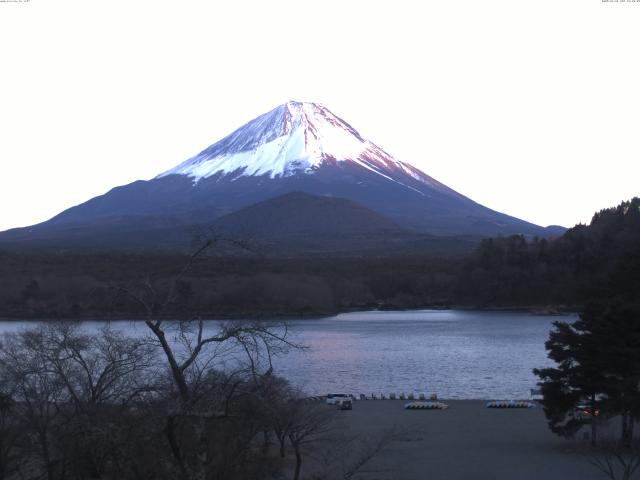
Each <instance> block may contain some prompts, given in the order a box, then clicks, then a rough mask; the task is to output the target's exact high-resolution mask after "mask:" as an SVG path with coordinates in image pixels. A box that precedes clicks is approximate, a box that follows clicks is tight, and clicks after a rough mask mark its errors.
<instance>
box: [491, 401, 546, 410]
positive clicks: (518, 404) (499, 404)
mask: <svg viewBox="0 0 640 480" xmlns="http://www.w3.org/2000/svg"><path fill="white" fill-rule="evenodd" d="M533 407H535V404H534V403H533V402H528V401H526V400H494V401H492V402H487V408H533Z"/></svg>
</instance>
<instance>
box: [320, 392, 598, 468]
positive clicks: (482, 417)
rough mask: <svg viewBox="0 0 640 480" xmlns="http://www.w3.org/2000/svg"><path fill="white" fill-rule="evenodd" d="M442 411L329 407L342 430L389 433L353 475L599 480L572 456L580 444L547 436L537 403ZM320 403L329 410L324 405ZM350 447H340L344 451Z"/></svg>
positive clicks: (456, 405)
mask: <svg viewBox="0 0 640 480" xmlns="http://www.w3.org/2000/svg"><path fill="white" fill-rule="evenodd" d="M444 402H445V403H447V404H448V405H449V408H448V409H447V410H440V411H437V410H405V409H404V408H403V407H404V403H405V402H404V401H399V400H367V401H358V402H354V405H353V410H352V411H341V412H335V413H336V415H337V416H338V418H339V420H338V423H341V424H343V428H344V430H345V432H346V434H348V435H360V436H361V438H369V439H375V438H380V437H382V436H388V435H389V432H391V431H395V432H396V434H397V436H396V437H395V440H394V441H393V442H391V443H390V444H388V445H387V446H386V447H385V448H384V449H383V450H382V451H381V452H380V453H378V454H377V455H376V456H375V457H374V458H373V459H372V460H371V461H370V462H369V463H368V464H367V465H366V470H367V471H366V472H364V473H359V474H358V475H357V476H356V477H354V478H357V479H359V480H374V479H375V480H383V479H384V480H386V479H393V480H413V479H416V480H418V479H420V480H426V479H429V480H456V479H465V480H474V479H490V480H541V479H544V480H555V479H557V480H566V479H581V480H591V479H602V478H605V477H603V476H602V474H601V473H599V472H598V471H597V470H596V469H595V468H594V467H593V466H591V465H590V464H589V463H588V461H587V459H586V458H585V457H584V456H583V455H582V454H580V453H579V450H580V449H581V448H583V443H582V442H576V441H570V440H564V439H562V438H559V437H557V436H555V435H554V434H552V433H551V432H550V431H549V429H548V427H547V424H546V420H545V417H544V413H543V411H542V408H540V407H539V406H537V407H536V408H533V409H488V408H485V404H486V402H484V401H476V400H451V401H446V400H445V401H444ZM327 408H332V407H328V406H327ZM347 455H349V451H348V449H347V451H346V452H345V456H347Z"/></svg>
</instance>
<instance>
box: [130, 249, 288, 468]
mask: <svg viewBox="0 0 640 480" xmlns="http://www.w3.org/2000/svg"><path fill="white" fill-rule="evenodd" d="M222 240H223V239H221V238H214V239H212V240H209V241H207V242H206V243H204V244H203V245H202V246H201V247H200V248H199V249H198V250H196V251H195V252H194V253H193V255H191V257H190V258H189V259H188V261H187V262H186V263H185V265H184V267H183V268H182V269H181V271H180V272H178V274H177V275H176V276H175V278H174V279H173V281H172V282H171V283H170V284H168V285H165V286H164V288H162V287H161V286H158V285H155V284H154V283H153V282H152V281H151V280H150V279H148V278H147V279H145V280H143V281H142V282H140V283H139V284H137V285H133V286H128V287H125V286H120V287H118V290H119V291H120V292H122V293H124V294H126V295H127V296H128V297H129V298H130V299H132V300H133V301H135V302H137V303H138V304H139V305H140V306H141V307H142V309H143V311H144V312H145V325H146V326H147V327H148V329H149V331H150V333H151V334H152V338H153V339H154V340H155V342H156V344H157V345H158V347H159V348H160V349H161V351H162V353H163V356H164V359H165V361H166V365H167V366H168V370H169V372H170V379H171V389H172V391H174V392H175V400H176V401H175V403H173V404H172V407H171V408H170V411H169V412H168V415H167V419H166V426H165V435H166V438H167V441H168V443H169V445H170V448H171V451H172V454H173V457H174V460H175V462H176V465H177V467H178V471H179V475H180V476H181V477H183V478H188V479H204V478H205V477H206V475H207V471H208V470H209V469H210V468H211V465H212V462H213V459H212V457H213V456H215V452H213V453H212V452H210V445H209V444H210V441H209V440H210V437H211V436H212V433H211V428H214V427H212V423H211V421H212V420H215V419H223V418H226V417H228V416H229V404H230V400H231V398H233V397H238V396H242V395H255V394H257V392H258V391H259V389H258V388H256V387H257V385H258V384H259V383H260V382H259V379H260V378H261V377H263V376H268V375H270V374H271V373H272V371H273V366H272V362H271V360H272V358H273V356H274V355H277V354H279V353H281V352H283V351H284V350H286V349H287V348H290V347H296V345H294V344H293V343H292V342H291V341H290V340H289V338H288V328H287V326H286V324H284V323H277V324H273V323H268V322H247V321H227V322H218V323H215V324H214V326H215V328H213V329H208V328H206V327H207V326H206V325H205V322H204V320H203V319H202V318H199V317H195V318H193V319H192V320H184V321H173V322H171V321H166V320H164V318H163V317H164V316H165V315H166V314H167V312H169V311H170V307H171V306H172V305H173V304H174V302H175V300H176V292H177V290H178V286H179V285H180V283H181V282H182V281H183V278H184V277H185V275H186V274H187V273H188V272H189V271H190V270H191V268H192V267H193V265H194V262H195V261H196V260H197V259H198V258H199V257H200V256H202V255H204V253H205V252H206V251H207V250H208V249H209V248H210V247H212V246H214V245H218V244H219V243H220V242H221V241H222ZM235 243H236V244H237V243H238V242H235ZM240 246H242V245H240ZM212 371H224V372H225V374H224V375H221V376H220V375H219V376H217V377H216V376H215V375H213V376H212V375H211V374H210V373H211V372H212ZM216 378H218V380H221V379H222V378H224V379H225V382H226V383H225V389H226V395H223V397H222V398H224V399H225V406H224V408H220V405H219V402H216V401H212V400H214V399H215V398H217V399H218V400H219V399H220V398H221V397H220V395H214V394H213V393H215V391H218V393H220V391H221V389H220V388H219V387H220V386H221V385H220V384H216V383H215V381H213V380H215V379H216ZM205 380H206V381H205ZM212 381H213V382H212ZM225 389H222V390H225ZM185 428H186V429H188V430H189V431H190V433H191V436H192V437H193V438H194V439H195V440H194V444H195V445H190V446H189V448H188V449H187V448H184V446H183V445H181V443H184V442H182V441H181V438H184V435H182V434H183V432H184V430H185ZM194 451H195V454H194V453H193V452H194Z"/></svg>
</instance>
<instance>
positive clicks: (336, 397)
mask: <svg viewBox="0 0 640 480" xmlns="http://www.w3.org/2000/svg"><path fill="white" fill-rule="evenodd" d="M343 400H351V395H347V394H346V393H330V394H328V395H327V405H335V404H337V403H341V402H342V401H343Z"/></svg>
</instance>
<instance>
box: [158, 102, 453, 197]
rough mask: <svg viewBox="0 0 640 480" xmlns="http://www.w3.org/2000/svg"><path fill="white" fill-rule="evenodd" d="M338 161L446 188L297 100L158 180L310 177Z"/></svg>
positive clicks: (319, 108)
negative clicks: (182, 177) (264, 176)
mask: <svg viewBox="0 0 640 480" xmlns="http://www.w3.org/2000/svg"><path fill="white" fill-rule="evenodd" d="M342 162H348V163H350V164H354V165H358V166H360V167H363V168H365V169H367V170H369V171H371V172H373V173H376V174H378V175H381V176H383V177H385V178H387V179H389V180H393V181H395V182H399V181H400V180H399V179H397V178H395V177H396V176H397V174H402V175H403V176H404V175H407V174H408V175H410V176H411V177H413V178H414V179H415V180H418V181H420V182H421V183H424V184H427V185H429V186H431V187H435V188H439V189H443V188H446V187H445V186H444V185H442V184H440V183H439V182H437V181H435V180H434V179H432V178H431V177H429V176H428V175H425V174H424V173H423V172H421V171H420V170H418V169H416V168H414V167H413V166H411V165H409V164H407V163H403V162H400V161H398V160H396V159H395V158H393V157H392V156H391V155H389V154H388V153H387V152H385V151H384V150H383V149H381V148H380V147H378V146H376V145H375V144H373V143H372V142H370V141H368V140H366V139H364V138H363V137H362V136H361V135H360V134H359V133H358V132H357V131H356V130H355V129H354V128H353V127H352V126H351V125H349V124H348V123H347V122H345V121H344V120H342V119H341V118H340V117H338V116H337V115H334V114H333V113H332V112H331V111H330V110H329V109H328V108H326V107H325V106H323V105H321V104H318V103H310V102H295V101H290V102H287V103H285V104H283V105H280V106H278V107H276V108H274V109H273V110H271V111H270V112H268V113H265V114H263V115H260V116H259V117H257V118H255V119H254V120H252V121H250V122H249V123H247V124H246V125H244V126H243V127H240V128H239V129H237V130H236V131H235V132H233V133H231V134H230V135H228V136H227V137H225V138H223V139H222V140H220V141H219V142H217V143H215V144H213V145H211V146H210V147H208V148H207V149H205V150H203V151H202V152H200V153H199V154H198V155H196V156H194V157H192V158H190V159H188V160H186V161H185V162H183V163H181V164H180V165H178V166H177V167H175V168H172V169H170V170H168V171H166V172H164V173H162V174H160V175H158V177H157V178H161V177H164V176H167V175H173V174H178V175H186V176H188V177H190V178H192V179H193V180H194V182H198V181H200V180H201V179H203V178H208V177H211V176H213V175H216V174H219V175H221V176H231V177H233V178H237V177H242V176H262V175H268V176H269V177H270V178H276V177H288V176H291V175H295V174H299V173H306V174H312V173H314V171H316V170H317V169H318V168H319V167H321V166H322V165H330V164H334V165H335V164H336V163H342ZM400 183H401V182H400ZM409 188H412V187H409Z"/></svg>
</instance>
